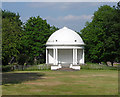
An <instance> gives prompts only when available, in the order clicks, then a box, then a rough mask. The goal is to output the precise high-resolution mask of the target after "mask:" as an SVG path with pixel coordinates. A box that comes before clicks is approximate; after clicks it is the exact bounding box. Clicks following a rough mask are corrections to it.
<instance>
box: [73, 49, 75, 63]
mask: <svg viewBox="0 0 120 97" xmlns="http://www.w3.org/2000/svg"><path fill="white" fill-rule="evenodd" d="M74 58H75V56H74V48H73V65H74Z"/></svg>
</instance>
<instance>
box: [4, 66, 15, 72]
mask: <svg viewBox="0 0 120 97" xmlns="http://www.w3.org/2000/svg"><path fill="white" fill-rule="evenodd" d="M12 67H13V66H12V65H5V66H4V65H3V66H2V72H8V71H11V70H12Z"/></svg>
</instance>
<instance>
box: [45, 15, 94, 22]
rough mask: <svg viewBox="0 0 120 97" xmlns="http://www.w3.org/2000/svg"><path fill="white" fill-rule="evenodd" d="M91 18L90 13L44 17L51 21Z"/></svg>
mask: <svg viewBox="0 0 120 97" xmlns="http://www.w3.org/2000/svg"><path fill="white" fill-rule="evenodd" d="M91 18H92V15H80V16H75V15H67V16H60V17H57V18H53V17H46V19H47V20H52V21H65V22H66V21H78V20H90V19H91Z"/></svg>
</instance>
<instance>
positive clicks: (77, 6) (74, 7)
mask: <svg viewBox="0 0 120 97" xmlns="http://www.w3.org/2000/svg"><path fill="white" fill-rule="evenodd" d="M116 4H117V2H2V10H8V11H11V12H15V13H19V15H20V19H21V20H22V21H23V22H24V23H25V22H26V21H27V20H28V19H29V18H30V17H34V16H35V17H37V16H40V17H41V18H43V19H46V20H47V23H48V24H50V25H51V26H52V25H54V26H55V27H58V28H62V27H64V26H66V27H68V28H70V29H72V30H75V31H77V32H80V30H82V29H83V28H84V27H85V23H86V22H87V21H88V22H91V21H92V17H93V14H94V12H95V11H97V10H98V7H100V6H103V5H109V6H111V7H112V6H114V5H116Z"/></svg>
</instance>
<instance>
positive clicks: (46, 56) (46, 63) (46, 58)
mask: <svg viewBox="0 0 120 97" xmlns="http://www.w3.org/2000/svg"><path fill="white" fill-rule="evenodd" d="M46 64H48V52H47V48H46Z"/></svg>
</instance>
